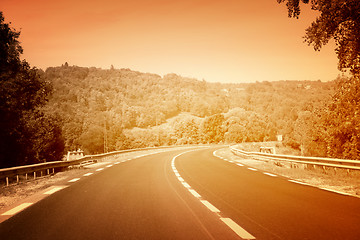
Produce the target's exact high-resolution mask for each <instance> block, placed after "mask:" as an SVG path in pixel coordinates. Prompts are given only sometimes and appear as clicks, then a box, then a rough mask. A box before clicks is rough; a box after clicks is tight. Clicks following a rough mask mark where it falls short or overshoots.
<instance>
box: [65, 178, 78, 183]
mask: <svg viewBox="0 0 360 240" xmlns="http://www.w3.org/2000/svg"><path fill="white" fill-rule="evenodd" d="M79 180H80V178H74V179H71V180H70V181H68V182H70V183H73V182H76V181H79Z"/></svg>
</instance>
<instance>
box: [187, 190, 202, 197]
mask: <svg viewBox="0 0 360 240" xmlns="http://www.w3.org/2000/svg"><path fill="white" fill-rule="evenodd" d="M189 191H190V193H191V194H192V195H194V196H195V197H197V198H201V195H200V194H198V193H197V191H195V190H194V189H189Z"/></svg>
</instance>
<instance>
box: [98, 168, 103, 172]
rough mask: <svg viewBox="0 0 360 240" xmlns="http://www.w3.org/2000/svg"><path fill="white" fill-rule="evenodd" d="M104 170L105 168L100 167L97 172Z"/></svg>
mask: <svg viewBox="0 0 360 240" xmlns="http://www.w3.org/2000/svg"><path fill="white" fill-rule="evenodd" d="M102 170H104V168H98V169H96V171H97V172H99V171H102Z"/></svg>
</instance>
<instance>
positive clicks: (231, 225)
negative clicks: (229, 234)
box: [220, 218, 255, 240]
mask: <svg viewBox="0 0 360 240" xmlns="http://www.w3.org/2000/svg"><path fill="white" fill-rule="evenodd" d="M220 219H221V221H223V222H224V223H225V224H226V225H228V227H229V228H231V229H232V230H233V231H234V232H235V233H236V234H237V235H239V236H240V237H241V238H242V239H249V240H250V239H255V237H254V236H253V235H251V234H250V233H248V232H247V231H246V230H245V229H243V228H242V227H240V226H239V225H238V224H237V223H236V222H234V221H233V220H232V219H231V218H220Z"/></svg>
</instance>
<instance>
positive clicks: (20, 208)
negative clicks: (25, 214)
mask: <svg viewBox="0 0 360 240" xmlns="http://www.w3.org/2000/svg"><path fill="white" fill-rule="evenodd" d="M30 205H32V203H23V204H20V205H19V206H17V207H15V208H13V209H11V210H9V211H7V212H4V213H3V214H1V215H3V216H11V215H15V214H16V213H18V212H20V211H22V210H24V209H25V208H27V207H29V206H30Z"/></svg>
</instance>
